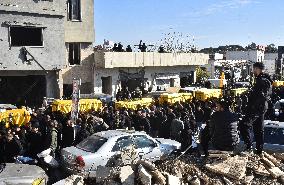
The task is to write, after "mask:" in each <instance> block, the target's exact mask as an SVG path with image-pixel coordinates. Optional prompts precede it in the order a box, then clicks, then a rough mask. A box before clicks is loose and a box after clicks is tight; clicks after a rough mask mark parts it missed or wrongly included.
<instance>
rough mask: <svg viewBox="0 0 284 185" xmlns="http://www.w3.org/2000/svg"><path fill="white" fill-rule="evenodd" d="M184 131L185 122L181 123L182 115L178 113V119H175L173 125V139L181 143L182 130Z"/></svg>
mask: <svg viewBox="0 0 284 185" xmlns="http://www.w3.org/2000/svg"><path fill="white" fill-rule="evenodd" d="M183 129H184V124H183V121H181V114H180V113H179V112H178V113H176V117H175V118H174V119H173V121H172V123H171V132H170V134H171V139H173V140H176V141H180V135H181V132H182V130H183Z"/></svg>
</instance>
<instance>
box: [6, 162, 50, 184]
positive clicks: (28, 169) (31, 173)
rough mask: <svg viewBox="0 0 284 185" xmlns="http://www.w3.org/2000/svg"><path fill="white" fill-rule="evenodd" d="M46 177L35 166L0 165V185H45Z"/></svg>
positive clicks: (41, 170)
mask: <svg viewBox="0 0 284 185" xmlns="http://www.w3.org/2000/svg"><path fill="white" fill-rule="evenodd" d="M47 181H48V177H47V175H46V173H45V171H44V170H43V169H41V168H40V167H38V166H36V165H29V164H14V163H6V164H1V165H0V185H7V184H9V185H19V184H20V185H31V184H32V185H45V184H47Z"/></svg>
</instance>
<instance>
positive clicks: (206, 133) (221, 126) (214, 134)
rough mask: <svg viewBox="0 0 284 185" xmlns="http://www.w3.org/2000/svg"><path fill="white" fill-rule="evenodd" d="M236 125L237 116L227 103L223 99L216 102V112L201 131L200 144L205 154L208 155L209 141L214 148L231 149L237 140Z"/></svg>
mask: <svg viewBox="0 0 284 185" xmlns="http://www.w3.org/2000/svg"><path fill="white" fill-rule="evenodd" d="M237 127H238V116H237V114H235V113H232V112H231V111H230V109H229V105H228V103H227V102H225V101H223V100H221V101H219V102H218V103H216V112H214V113H213V114H212V116H211V119H210V122H209V123H208V124H207V125H206V127H205V128H204V130H203V131H202V132H201V146H202V148H203V150H204V153H205V155H206V156H208V147H209V142H210V141H212V145H213V148H214V149H217V150H222V151H233V150H234V148H235V146H236V145H237V144H238V141H239V137H238V130H237Z"/></svg>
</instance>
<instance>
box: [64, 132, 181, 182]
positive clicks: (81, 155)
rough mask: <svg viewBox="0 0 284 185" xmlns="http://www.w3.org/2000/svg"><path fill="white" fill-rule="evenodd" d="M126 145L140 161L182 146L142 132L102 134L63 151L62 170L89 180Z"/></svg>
mask: <svg viewBox="0 0 284 185" xmlns="http://www.w3.org/2000/svg"><path fill="white" fill-rule="evenodd" d="M129 146H134V147H135V150H136V152H137V153H138V154H139V155H140V156H141V157H142V159H147V160H150V161H156V160H159V159H160V157H161V156H163V155H169V154H170V153H171V152H173V151H175V150H177V149H180V147H181V144H180V143H179V142H177V141H173V140H170V139H163V138H155V139H154V138H152V137H150V136H148V135H147V134H146V133H144V132H137V131H126V130H109V131H103V132H98V133H96V134H94V135H92V136H90V137H88V138H87V139H85V140H83V141H82V142H81V143H79V144H78V145H76V146H72V147H67V148H63V149H62V152H61V161H62V167H63V169H64V171H66V172H67V173H69V174H77V175H82V176H84V177H85V178H92V177H95V175H96V169H97V167H98V166H105V165H106V164H107V162H108V160H109V159H111V158H112V157H113V156H115V155H117V154H119V153H120V152H121V151H123V150H124V149H125V148H127V147H129Z"/></svg>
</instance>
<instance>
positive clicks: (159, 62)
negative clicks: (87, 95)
mask: <svg viewBox="0 0 284 185" xmlns="http://www.w3.org/2000/svg"><path fill="white" fill-rule="evenodd" d="M94 58H95V62H94V63H95V69H94V92H95V93H105V94H111V95H115V94H116V93H117V91H118V89H123V88H125V87H128V89H129V90H130V91H133V90H135V89H136V88H137V87H138V88H140V89H141V87H142V88H144V89H146V90H148V89H149V90H151V91H163V90H166V89H168V88H169V87H182V86H185V83H184V79H185V81H191V82H192V83H194V82H195V80H196V72H195V69H196V66H200V65H205V64H208V60H209V55H207V54H203V53H157V52H103V51H100V52H95V53H94Z"/></svg>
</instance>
